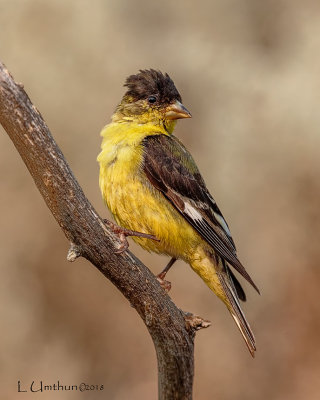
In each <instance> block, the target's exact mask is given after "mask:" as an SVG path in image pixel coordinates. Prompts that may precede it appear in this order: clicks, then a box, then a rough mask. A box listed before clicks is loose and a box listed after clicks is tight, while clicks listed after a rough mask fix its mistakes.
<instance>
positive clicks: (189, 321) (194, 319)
mask: <svg viewBox="0 0 320 400" xmlns="http://www.w3.org/2000/svg"><path fill="white" fill-rule="evenodd" d="M184 314H185V316H184V319H185V321H186V325H187V327H188V328H191V329H193V330H195V331H199V330H200V329H204V328H209V326H210V325H211V322H210V321H208V320H207V319H203V318H201V317H199V316H198V315H194V314H191V313H184Z"/></svg>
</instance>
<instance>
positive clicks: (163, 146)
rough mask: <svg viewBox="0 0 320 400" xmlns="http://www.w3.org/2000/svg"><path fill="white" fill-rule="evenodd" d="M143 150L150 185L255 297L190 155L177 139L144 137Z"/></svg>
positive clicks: (172, 137)
mask: <svg viewBox="0 0 320 400" xmlns="http://www.w3.org/2000/svg"><path fill="white" fill-rule="evenodd" d="M143 147H144V163H143V170H144V172H145V174H146V176H147V178H148V179H149V181H150V182H151V184H152V185H153V186H155V187H156V188H157V189H158V190H160V192H161V193H162V194H163V195H164V196H165V197H166V198H167V199H168V200H169V201H170V202H171V204H172V205H173V206H174V207H175V208H176V209H177V210H178V211H179V213H180V214H181V215H182V216H183V217H184V218H185V219H186V220H187V221H188V222H189V223H190V225H191V226H193V227H194V229H195V230H196V231H197V232H198V233H199V234H200V235H201V236H202V237H203V239H204V240H205V241H206V242H207V243H208V244H210V245H211V246H212V247H213V249H214V250H215V251H216V252H217V254H219V255H220V256H221V257H222V258H223V259H224V260H226V261H227V262H228V263H229V264H230V265H232V266H233V267H234V268H235V269H236V270H237V271H238V272H239V273H240V274H241V275H242V276H243V277H244V278H245V279H246V280H247V281H248V282H250V283H251V285H252V286H253V287H254V288H255V289H256V290H257V292H258V293H259V289H258V288H257V286H256V285H255V283H254V282H253V280H252V279H251V277H250V276H249V274H248V273H247V271H246V270H245V268H244V266H243V265H242V264H241V262H240V261H239V260H238V258H237V255H236V248H235V245H234V242H233V239H232V237H231V234H230V232H229V229H228V225H227V223H226V222H225V220H224V218H223V216H222V214H221V212H220V210H219V208H218V206H217V205H216V203H215V201H214V200H213V198H212V196H211V195H210V193H209V191H208V189H207V187H206V185H205V182H204V180H203V178H202V176H201V175H200V172H199V170H198V169H197V167H196V164H195V163H194V161H193V160H192V157H191V155H190V153H189V152H188V151H187V150H186V148H185V147H184V146H183V145H182V143H180V142H179V141H178V139H177V138H175V137H174V136H167V135H154V136H147V137H146V138H145V139H144V141H143ZM190 159H191V163H190ZM185 203H188V204H190V205H191V206H192V207H193V208H194V209H196V211H197V212H198V213H199V214H200V215H201V218H192V216H190V215H189V214H188V213H187V212H186V210H185ZM219 219H220V221H219ZM221 221H222V222H221ZM237 283H238V282H237ZM239 286H240V284H239ZM240 287H241V286H240ZM239 297H240V298H241V297H244V296H239Z"/></svg>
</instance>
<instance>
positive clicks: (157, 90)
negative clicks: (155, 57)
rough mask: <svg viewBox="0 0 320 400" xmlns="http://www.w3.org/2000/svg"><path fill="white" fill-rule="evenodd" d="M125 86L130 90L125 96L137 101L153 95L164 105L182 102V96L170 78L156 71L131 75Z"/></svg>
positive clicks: (143, 71) (145, 71) (151, 70)
mask: <svg viewBox="0 0 320 400" xmlns="http://www.w3.org/2000/svg"><path fill="white" fill-rule="evenodd" d="M124 86H126V87H127V88H128V90H127V92H126V94H125V96H130V97H132V98H133V99H134V100H135V101H137V100H142V99H146V98H148V97H149V96H151V95H154V96H157V99H158V102H159V103H162V104H169V103H171V102H173V101H175V100H178V101H181V96H180V94H179V92H178V90H177V89H176V87H175V85H174V83H173V80H172V79H171V78H170V76H169V75H168V74H163V73H162V72H160V71H156V70H154V69H149V70H147V69H145V70H140V72H139V73H138V74H136V75H130V76H129V77H128V78H127V80H126V83H125V84H124Z"/></svg>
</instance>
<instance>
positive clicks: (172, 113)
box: [165, 100, 191, 120]
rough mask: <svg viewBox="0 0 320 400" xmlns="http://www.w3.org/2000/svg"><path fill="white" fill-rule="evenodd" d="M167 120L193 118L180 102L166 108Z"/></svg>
mask: <svg viewBox="0 0 320 400" xmlns="http://www.w3.org/2000/svg"><path fill="white" fill-rule="evenodd" d="M165 117H166V119H169V120H172V119H180V118H191V114H190V112H189V111H188V110H187V109H186V108H185V106H184V105H183V104H181V103H180V101H178V100H177V101H176V102H175V103H172V104H170V105H169V106H168V107H167V108H166V112H165Z"/></svg>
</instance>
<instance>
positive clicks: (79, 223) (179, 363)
mask: <svg viewBox="0 0 320 400" xmlns="http://www.w3.org/2000/svg"><path fill="white" fill-rule="evenodd" d="M0 122H1V124H2V125H3V127H4V129H5V131H6V132H7V134H8V135H9V137H10V138H11V140H12V142H13V144H14V146H15V147H16V149H17V150H18V152H19V154H20V156H21V158H22V159H23V161H24V163H25V164H26V166H27V168H28V170H29V172H30V174H31V176H32V177H33V179H34V182H35V184H36V186H37V188H38V189H39V191H40V193H41V195H42V197H43V198H44V200H45V202H46V204H47V206H48V208H49V209H50V211H51V213H52V214H53V216H54V217H55V219H56V221H57V222H58V224H59V225H60V227H61V229H62V230H63V232H64V234H65V236H66V237H67V239H68V240H69V242H70V248H69V251H68V254H67V260H68V261H70V262H74V261H75V260H76V259H77V258H78V257H84V258H86V259H87V260H88V261H90V262H91V263H92V264H93V265H94V266H95V267H96V268H97V269H98V270H99V271H100V272H101V273H102V274H103V275H104V276H105V277H106V278H108V279H109V280H110V281H111V282H112V283H113V284H114V285H115V286H116V287H117V288H118V289H119V290H120V291H121V293H122V294H123V295H124V296H125V297H126V298H127V299H128V301H129V302H130V304H131V305H132V306H133V307H134V308H135V309H136V310H137V312H138V313H139V315H140V317H141V318H142V320H143V321H144V323H145V325H146V327H147V329H148V331H149V333H150V335H151V337H152V340H153V343H154V346H155V350H156V354H157V360H158V390H159V399H160V400H180V399H181V400H182V399H183V400H190V399H192V387H193V376H194V337H195V332H196V331H198V330H199V329H202V328H207V327H208V326H210V322H209V321H206V320H204V319H203V318H201V317H199V316H195V315H193V314H191V313H185V312H183V311H181V310H180V309H179V308H178V307H177V306H176V305H175V304H174V303H173V302H172V300H171V298H170V297H169V296H168V294H167V293H166V292H165V291H164V290H163V289H162V288H161V287H160V284H159V282H157V280H156V278H155V276H154V275H153V274H152V273H151V271H150V270H149V269H148V268H147V267H146V266H144V265H143V264H142V262H141V261H140V260H138V259H137V258H136V257H135V256H134V255H133V254H132V253H131V252H130V251H129V250H125V251H123V252H122V253H121V254H117V252H116V250H117V249H118V247H119V238H118V237H117V235H115V234H114V233H113V232H112V229H110V227H108V224H107V225H106V224H105V222H104V220H102V219H101V218H100V217H99V216H98V214H97V213H96V211H95V210H94V208H93V206H92V205H91V203H90V202H89V201H88V199H87V198H86V196H85V195H84V193H83V191H82V189H81V187H80V186H79V184H78V182H77V180H76V179H75V177H74V175H73V173H72V171H71V169H70V167H69V165H68V164H67V162H66V160H65V158H64V156H63V154H62V152H61V150H60V149H59V147H58V146H57V144H56V142H55V141H54V139H53V137H52V135H51V133H50V131H49V128H48V127H47V125H46V124H45V122H44V120H43V118H42V116H41V114H40V113H39V111H38V110H37V109H36V107H35V106H34V105H33V104H32V102H31V101H30V99H29V97H28V95H27V94H26V92H25V91H24V87H23V85H22V84H19V83H16V82H15V81H14V79H13V78H12V76H11V75H10V73H9V72H8V70H7V69H6V67H5V66H4V65H3V64H2V63H1V62H0Z"/></svg>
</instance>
